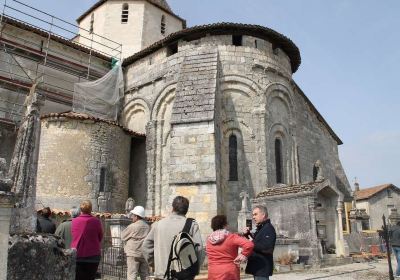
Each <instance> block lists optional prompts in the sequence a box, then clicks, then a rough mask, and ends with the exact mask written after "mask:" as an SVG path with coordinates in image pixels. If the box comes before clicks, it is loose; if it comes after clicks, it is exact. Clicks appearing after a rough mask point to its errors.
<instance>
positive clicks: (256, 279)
mask: <svg viewBox="0 0 400 280" xmlns="http://www.w3.org/2000/svg"><path fill="white" fill-rule="evenodd" d="M399 249H400V248H399ZM254 280H269V276H266V277H264V276H254Z"/></svg>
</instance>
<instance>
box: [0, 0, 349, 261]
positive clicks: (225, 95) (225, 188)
mask: <svg viewBox="0 0 400 280" xmlns="http://www.w3.org/2000/svg"><path fill="white" fill-rule="evenodd" d="M77 22H78V24H79V26H80V27H81V30H80V32H79V34H78V35H77V36H76V37H75V38H74V39H73V41H66V40H63V39H60V38H57V37H54V36H53V35H52V36H53V37H52V36H49V38H50V39H51V40H52V42H53V41H54V45H56V44H58V45H57V46H58V48H59V49H62V52H63V53H68V54H69V53H70V55H71V56H73V57H76V56H77V55H78V54H77V53H79V55H80V57H82V59H81V60H82V61H83V60H84V58H85V57H86V56H88V55H89V54H88V52H87V50H86V49H84V48H82V47H80V45H81V44H83V43H84V42H85V40H89V39H88V38H90V37H91V36H90V35H91V34H92V33H96V34H98V35H99V36H102V37H107V38H110V39H111V40H113V41H115V42H119V43H121V57H123V58H124V59H123V62H122V66H123V76H124V96H123V99H122V100H121V103H120V110H119V116H118V119H117V120H116V121H112V120H107V119H101V118H97V117H94V116H91V115H90V114H82V113H77V112H71V94H72V93H71V92H70V93H69V95H68V94H64V95H65V96H64V97H63V98H64V99H62V98H61V97H60V95H57V96H55V95H54V96H53V95H51V94H50V93H49V92H50V90H47V92H44V95H45V96H46V97H47V98H46V101H45V104H44V106H43V109H42V126H41V136H40V149H39V155H38V172H37V191H36V195H37V200H36V203H37V207H38V208H39V207H41V206H50V207H53V208H58V209H68V208H69V207H71V206H73V205H77V204H78V202H79V201H80V200H81V199H85V198H90V199H91V200H92V201H93V204H94V205H95V208H96V210H99V211H100V210H101V211H109V212H120V213H121V212H123V211H124V207H125V202H126V200H127V199H128V197H133V198H134V200H135V202H136V204H140V205H144V206H145V208H146V211H147V214H148V215H161V216H164V215H166V214H168V213H169V211H170V204H171V201H172V199H173V197H174V196H176V195H183V196H186V197H188V198H189V199H190V203H191V204H190V209H189V211H190V212H189V216H192V217H195V218H196V220H197V221H198V222H199V224H200V227H201V230H202V231H203V232H205V233H207V232H209V231H210V225H209V224H210V220H211V218H212V217H213V216H214V215H216V214H220V213H224V214H227V215H228V217H229V222H230V225H231V227H232V228H233V229H235V230H237V227H238V213H239V211H240V210H243V209H241V205H242V198H241V197H240V195H239V194H240V193H242V192H245V193H247V194H248V196H249V197H250V199H251V201H252V203H265V204H266V206H267V207H268V208H269V211H270V216H271V219H272V222H273V223H274V224H275V225H276V228H277V230H278V234H280V235H281V236H283V237H286V238H295V239H298V240H300V247H303V248H306V247H307V248H310V247H313V248H314V249H313V251H312V252H311V253H310V254H314V255H318V250H320V248H319V247H320V245H319V240H322V239H324V242H326V243H327V244H328V245H332V246H336V248H337V252H338V251H340V250H339V247H343V246H342V245H343V244H341V240H342V239H343V233H342V216H341V213H342V208H343V203H344V202H347V201H351V189H350V186H349V183H348V180H347V178H346V175H345V172H344V170H343V167H342V165H341V162H340V160H339V156H338V145H341V144H342V141H341V140H340V139H339V137H338V136H337V135H336V134H335V132H334V131H333V130H332V128H331V127H330V126H329V124H328V123H327V122H326V121H325V120H324V118H323V117H322V116H321V114H320V113H319V112H318V111H317V109H316V108H315V107H314V105H313V104H312V103H311V101H310V100H309V99H308V98H307V96H306V95H305V94H304V92H303V91H302V90H301V89H300V87H299V86H298V85H297V84H296V82H295V81H294V80H293V78H292V75H293V73H295V72H296V71H297V70H298V68H299V66H300V62H301V57H300V51H299V49H298V48H297V46H296V45H295V44H294V43H293V42H292V41H291V40H290V39H289V38H287V37H285V36H284V35H282V34H280V33H278V32H276V31H274V30H272V29H269V28H267V27H263V26H258V25H251V24H238V23H214V24H206V25H201V26H194V27H187V26H186V21H185V20H184V19H183V18H181V17H179V16H178V15H176V14H175V13H174V12H173V11H172V10H171V8H170V7H169V5H168V4H167V2H166V1H165V0H147V1H145V0H135V1H133V0H125V1H121V0H100V1H98V2H97V3H96V4H95V5H94V6H92V7H90V8H89V9H88V10H87V11H86V12H85V13H84V14H83V15H81V16H80V17H79V18H78V20H77ZM2 24H4V25H6V28H5V31H7V30H9V33H10V34H12V33H13V34H21V32H25V33H26V34H27V36H28V35H29V37H31V38H32V40H38V41H40V40H42V41H43V40H44V39H43V38H46V33H44V32H43V33H41V32H40V30H39V31H38V30H37V29H32V28H30V27H28V26H26V25H24V24H23V23H19V22H17V21H15V20H13V19H11V18H9V19H8V20H7V18H6V20H5V22H4V23H2ZM16 30H17V31H16ZM4 34H6V33H4ZM4 34H3V35H2V38H1V42H2V43H3V44H9V45H12V41H13V40H12V38H11V35H9V36H8V37H7V36H6V35H4ZM17 37H18V36H17ZM101 42H102V41H101ZM93 47H94V48H95V49H96V50H97V53H94V52H91V53H90V55H92V56H93V58H92V60H91V63H92V64H93V65H95V66H96V67H97V69H96V71H92V72H91V75H94V76H93V78H92V80H93V79H95V78H96V75H97V78H100V77H101V76H102V75H104V74H105V73H106V72H107V71H108V70H109V69H110V62H111V57H110V56H107V55H104V53H105V52H106V49H105V46H104V44H103V43H96V44H94V46H93ZM19 59H21V60H22V59H26V57H24V58H19ZM51 59H53V60H56V59H57V55H56V54H54V56H53V57H51ZM60 61H61V60H60ZM59 64H60V65H61V66H59V67H72V66H69V65H67V63H66V62H64V64H63V63H62V62H60V63H59ZM2 67H3V66H2ZM46 67H48V65H46ZM73 67H78V66H76V65H74V66H73ZM54 75H65V74H60V73H55V74H54ZM88 76H89V74H88ZM79 81H81V80H79ZM6 82H7V81H6V80H4V81H3V82H2V84H5V83H6ZM76 82H78V80H76ZM54 83H55V84H57V83H58V82H54ZM5 90H7V92H10V91H13V90H14V91H16V90H15V89H13V88H12V87H10V86H9V87H7V88H6V89H4V90H3V91H2V94H5V93H4V92H5ZM10 94H11V93H10ZM68 96H69V97H68ZM50 97H53V98H50ZM68 111H69V112H68ZM6 118H7V116H3V118H2V119H6ZM3 123H5V121H3ZM5 127H6V126H5V125H3V126H1V129H2V135H1V136H0V137H1V138H0V139H1V141H2V142H3V141H6V140H7V141H8V143H10V144H8V147H12V141H13V140H12V139H13V138H12V135H11V134H12V133H11V132H7V133H6V130H7V129H6V128H5ZM10 133H11V134H10ZM6 135H8V136H7V137H6ZM10 135H11V136H10ZM3 143H5V142H3ZM0 152H1V153H2V154H0V156H1V157H6V158H7V157H8V158H10V151H9V150H7V149H4V148H1V149H0ZM245 198H246V196H245ZM310 240H312V241H310ZM310 242H314V243H313V244H310ZM318 248H319V249H318ZM342 251H343V250H342ZM342 251H340V252H342ZM342 254H344V253H342Z"/></svg>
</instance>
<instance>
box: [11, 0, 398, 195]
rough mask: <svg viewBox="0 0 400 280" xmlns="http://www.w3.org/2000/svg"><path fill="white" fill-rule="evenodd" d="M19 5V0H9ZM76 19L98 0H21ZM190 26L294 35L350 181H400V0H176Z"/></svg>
mask: <svg viewBox="0 0 400 280" xmlns="http://www.w3.org/2000/svg"><path fill="white" fill-rule="evenodd" d="M7 1H8V2H9V3H11V4H12V0H7ZM22 1H23V2H24V3H27V4H29V5H33V6H34V7H37V8H39V9H42V10H45V11H46V12H48V13H50V14H54V15H56V16H58V17H61V18H63V19H66V20H68V21H74V20H75V19H76V18H77V17H78V16H79V15H80V14H81V13H83V12H84V11H85V10H86V9H87V8H89V7H90V6H91V5H92V4H93V3H95V2H96V0H34V1H33V0H29V1H28V0H22ZM169 4H170V6H171V7H172V8H173V10H174V11H175V13H176V14H178V15H180V16H181V17H183V18H186V19H187V23H188V26H193V25H199V24H206V23H213V22H240V23H253V24H260V25H263V26H267V27H269V28H272V29H274V30H276V31H278V32H280V33H282V34H284V35H286V36H287V37H289V38H290V39H291V40H292V41H293V42H294V43H295V44H296V45H297V46H298V47H299V49H300V52H301V56H302V64H301V65H300V68H299V70H298V71H297V72H296V73H295V74H294V76H293V77H294V80H295V81H296V82H297V83H298V85H299V86H300V87H301V88H302V89H303V91H304V92H305V94H306V95H307V96H308V98H309V99H310V100H311V101H312V102H313V103H314V105H315V106H316V108H317V109H318V110H319V112H320V113H321V114H322V116H323V117H324V118H325V119H326V120H327V122H328V123H329V124H330V126H331V127H332V128H333V130H334V131H335V132H336V133H337V134H338V136H339V137H340V138H341V139H342V141H343V142H344V144H343V145H342V146H340V147H339V154H340V158H341V161H342V164H343V166H344V168H345V171H346V174H347V177H348V179H349V181H350V183H351V184H352V183H353V180H354V177H357V178H358V181H359V183H360V185H361V187H364V188H365V187H370V186H374V185H379V184H383V183H393V184H395V185H397V186H398V187H400V168H399V164H398V160H400V117H399V112H398V111H399V110H400V108H399V107H400V92H399V85H397V81H398V80H400V75H399V73H400V71H399V70H398V67H399V64H400V47H399V46H400V31H399V27H400V16H399V14H398V13H399V11H400V1H398V0H386V1H377V0H375V1H372V0H335V1H323V0H304V1H298V0H169Z"/></svg>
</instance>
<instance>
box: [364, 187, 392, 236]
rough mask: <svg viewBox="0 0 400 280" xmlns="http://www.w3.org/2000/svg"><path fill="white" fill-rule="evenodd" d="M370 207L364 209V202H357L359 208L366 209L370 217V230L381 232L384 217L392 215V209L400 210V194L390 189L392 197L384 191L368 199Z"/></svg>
mask: <svg viewBox="0 0 400 280" xmlns="http://www.w3.org/2000/svg"><path fill="white" fill-rule="evenodd" d="M368 204H369V205H368V207H367V208H366V207H362V201H361V202H358V201H357V208H360V209H362V208H364V209H366V210H367V213H368V215H369V223H370V224H369V227H370V230H380V229H381V228H382V225H383V221H382V215H385V217H386V218H387V217H388V216H389V214H390V209H392V208H396V209H397V210H399V209H400V194H399V193H398V192H397V191H394V190H393V189H392V188H391V189H390V196H388V193H387V191H386V190H383V191H381V192H379V193H377V194H376V195H374V196H372V197H371V198H370V199H368Z"/></svg>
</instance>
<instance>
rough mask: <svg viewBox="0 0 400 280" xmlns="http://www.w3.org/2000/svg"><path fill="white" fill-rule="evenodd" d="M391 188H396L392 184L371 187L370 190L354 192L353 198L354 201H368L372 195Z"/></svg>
mask: <svg viewBox="0 0 400 280" xmlns="http://www.w3.org/2000/svg"><path fill="white" fill-rule="evenodd" d="M391 187H395V188H396V189H397V187H396V186H395V185H393V184H384V185H379V186H375V187H371V188H367V189H362V190H360V191H356V192H354V196H355V198H356V200H362V199H368V198H370V197H372V196H373V195H375V194H377V193H379V192H381V191H383V190H385V189H387V188H391Z"/></svg>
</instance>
